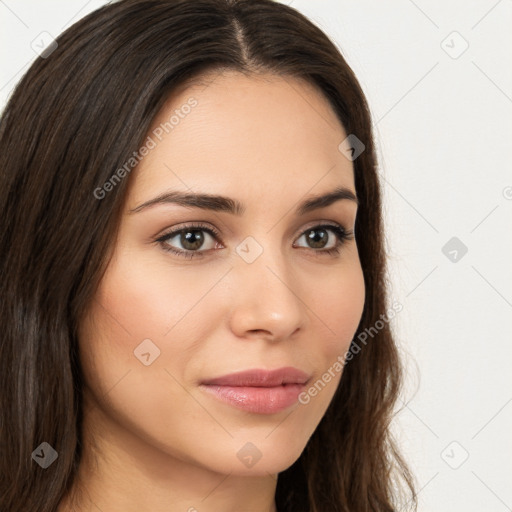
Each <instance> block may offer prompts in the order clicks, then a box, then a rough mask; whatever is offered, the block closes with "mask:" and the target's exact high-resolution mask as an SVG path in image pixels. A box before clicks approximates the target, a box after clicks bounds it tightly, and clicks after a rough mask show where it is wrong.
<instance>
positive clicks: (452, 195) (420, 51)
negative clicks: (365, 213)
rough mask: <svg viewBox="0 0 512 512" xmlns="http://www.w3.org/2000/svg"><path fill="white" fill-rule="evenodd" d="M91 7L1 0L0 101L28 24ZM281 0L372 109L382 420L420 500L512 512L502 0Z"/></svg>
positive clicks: (507, 33)
mask: <svg viewBox="0 0 512 512" xmlns="http://www.w3.org/2000/svg"><path fill="white" fill-rule="evenodd" d="M105 3H106V2H104V1H101V0H92V1H89V2H87V1H86V0H67V1H63V0H61V1H56V0H52V1H49V0H46V1H45V2H40V1H36V0H32V1H28V0H0V38H1V45H0V63H1V69H2V73H1V77H0V107H3V105H4V104H5V102H6V100H7V98H8V96H9V94H10V92H11V90H12V88H13V87H14V85H15V84H16V82H17V81H18V80H19V79H20V78H21V76H22V74H23V73H24V72H25V71H26V70H27V69H28V66H29V65H30V63H31V62H32V61H33V60H34V59H35V57H36V53H35V51H34V50H33V47H35V48H37V45H38V44H39V45H40V46H43V45H44V44H46V43H45V41H48V38H49V37H50V36H48V35H44V34H43V35H42V36H41V33H44V32H47V33H48V34H50V35H51V36H54V37H56V36H57V35H59V34H60V33H61V32H62V31H63V30H64V29H66V28H68V27H69V26H70V25H71V24H72V23H74V22H75V21H77V20H78V19H79V18H81V17H83V16H85V15H86V14H87V13H89V12H91V11H92V10H94V9H96V8H97V7H99V6H101V5H103V4H105ZM286 3H288V4H290V5H291V6H293V7H295V8H296V9H298V10H299V11H301V12H302V13H304V14H305V15H306V16H308V17H309V18H310V19H311V20H312V21H313V22H315V23H316V24H318V25H319V26H320V27H321V28H322V29H323V30H324V31H325V32H327V34H328V35H329V36H330V37H331V38H332V39H333V40H334V41H335V42H336V44H337V45H338V47H339V48H340V50H341V51H342V53H343V55H344V56H345V58H346V59H347V61H348V63H349V64H350V65H351V67H352V68H353V70H354V71H355V73H356V75H357V77H358V79H359V80H360V82H361V85H362V87H363V89H364V91H365V93H366V95H367V98H368V101H369V103H370V107H371V110H372V115H373V120H374V129H375V136H376V142H377V147H378V157H379V159H380V171H381V176H382V180H383V192H384V205H385V225H386V230H387V241H388V250H389V256H390V259H389V265H390V279H391V295H390V301H391V302H392V301H393V300H396V301H399V302H400V303H401V304H402V305H403V310H402V311H401V312H400V313H399V314H398V315H397V316H396V317H395V319H394V320H393V322H392V325H393V327H394V329H395V331H396V333H397V339H398V341H399V343H400V346H401V347H402V351H403V355H404V358H405V361H406V364H407V368H408V378H407V387H406V390H405V392H404V394H403V396H402V397H401V399H400V400H399V402H400V405H403V408H402V410H401V411H400V412H399V413H398V414H397V417H396V420H395V422H394V429H395V432H396V435H397V436H398V438H399V440H400V443H401V445H402V447H403V450H404V452H405V455H406V458H407V459H408V461H409V462H410V464H411V466H412V468H413V470H414V472H415V474H416V477H417V480H418V488H419V489H421V491H420V494H419V501H420V506H419V510H420V512H426V511H437V512H453V511H464V512H481V511H482V510H485V511H486V512H494V511H495V512H503V511H505V510H512V436H511V435H510V432H511V430H512V429H511V425H512V385H511V384H512V372H510V365H511V363H512V357H511V356H512V335H511V334H512V322H511V319H512V314H511V313H512V265H511V263H510V262H511V260H512V258H511V254H512V237H511V235H512V229H511V228H512V172H511V169H512V166H511V163H512V157H511V146H512V115H511V114H512V67H511V66H510V54H511V48H512V31H511V30H510V28H511V27H512V1H511V0H500V1H496V0H493V1H486V0H478V1H477V0H471V1H467V0H466V1H462V0H458V1H451V2H446V1H442V0H435V1H426V0H417V1H412V0H392V1H388V2H382V1H378V0H363V1H361V0H359V1H357V2H356V1H355V0H350V1H348V0H347V1H340V0H338V1H336V0H318V1H312V0H292V1H286ZM507 55H508V56H507ZM454 237H455V240H452V239H453V238H454ZM446 244H448V245H446ZM464 247H465V248H466V249H467V252H465V250H466V249H464Z"/></svg>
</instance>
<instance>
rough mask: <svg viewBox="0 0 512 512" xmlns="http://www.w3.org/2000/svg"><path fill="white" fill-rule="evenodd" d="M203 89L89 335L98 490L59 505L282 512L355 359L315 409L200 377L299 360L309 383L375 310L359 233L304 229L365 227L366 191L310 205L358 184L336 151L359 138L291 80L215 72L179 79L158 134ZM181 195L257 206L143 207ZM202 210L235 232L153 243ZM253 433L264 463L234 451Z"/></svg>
mask: <svg viewBox="0 0 512 512" xmlns="http://www.w3.org/2000/svg"><path fill="white" fill-rule="evenodd" d="M205 84H206V85H205ZM191 97H193V98H195V100H197V105H196V106H194V107H193V108H192V109H191V110H190V111H189V113H188V114H187V115H185V116H182V117H180V120H179V123H178V124H176V125H175V126H174V127H173V129H172V130H171V131H169V133H167V134H166V133H164V136H162V137H161V138H162V140H161V141H159V140H158V139H156V138H155V137H154V136H153V138H154V139H155V141H156V142H158V143H157V145H156V147H155V148H153V149H151V151H149V153H148V154H147V155H146V156H145V157H144V158H143V160H142V161H141V162H140V164H139V165H138V167H137V168H136V169H135V170H133V171H132V173H131V175H130V176H129V177H126V178H125V179H129V180H130V183H129V190H128V196H127V200H126V204H125V209H124V212H123V216H122V221H121V224H120V229H119V234H118V238H117V240H116V241H115V246H114V253H113V258H112V259H111V261H110V263H109V266H108V268H107V271H106V273H105V275H104V277H103V279H102V281H101V283H100V287H99V289H98V291H97V295H96V297H95V300H93V301H92V304H91V307H90V309H89V311H88V314H87V315H86V318H84V320H83V322H82V324H81V330H80V337H79V343H80V352H81V360H82V364H83V370H84V375H85V380H86V387H85V389H84V395H85V397H84V434H83V442H84V447H85V448H84V458H83V460H82V463H81V465H80V469H79V478H78V483H79V484H80V488H81V490H82V491H83V492H82V494H81V495H77V501H75V502H74V503H73V504H72V503H71V502H70V501H68V499H66V500H63V501H62V502H61V506H60V507H59V512H66V511H71V510H84V511H95V512H96V511H98V509H99V510H101V511H103V512H109V511H114V510H123V511H124V512H140V511H141V510H151V511H152V512H195V511H197V512H219V511H223V512H276V507H275V500H274V498H275V490H276V484H277V475H278V473H279V472H281V471H284V470H285V469H286V468H288V467H289V466H291V465H292V464H293V463H294V462H295V461H296V460H297V458H298V457H299V456H300V454H301V452H302V451H303V450H304V448H305V446H306V443H307V441H308V439H309V438H310V436H311V435H312V434H313V432H314V430H315V428H316V427H317V425H318V424H319V422H320V420H321V419H322V417H323V415H324V413H325V411H326V409H327V407H328V405H329V403H330V402H331V399H332V397H333V395H334V392H335V390H336V388H337V386H338V384H339V381H340V377H341V371H338V372H335V377H334V378H331V379H330V381H329V382H328V383H327V385H325V387H324V388H323V389H321V391H319V392H318V393H317V394H316V396H314V397H311V400H310V401H309V402H308V403H307V404H302V403H299V402H297V403H295V404H293V405H292V406H291V407H289V408H287V409H285V410H283V411H281V412H278V413H275V414H258V413H251V412H247V411H243V410H240V409H237V408H235V407H233V406H232V405H229V404H226V403H223V402H221V401H219V400H218V399H217V398H215V397H214V396H212V395H210V394H208V393H205V392H204V391H203V390H202V389H201V388H200V387H199V383H200V382H201V380H203V379H207V378H213V377H218V376H221V375H225V374H228V373H233V372H237V371H241V370H247V369H254V368H263V369H275V368H280V367H283V366H295V367H297V368H299V369H301V370H303V371H305V372H307V373H308V374H310V375H311V379H310V381H309V383H308V384H309V385H312V384H314V383H315V382H316V381H318V379H321V378H322V375H325V372H326V371H327V370H328V368H330V367H332V366H333V364H334V363H335V361H336V360H337V359H338V357H339V356H342V355H343V354H345V353H346V351H347V350H348V348H349V345H350V342H351V340H352V339H353V337H354V336H355V334H356V329H357V326H358V324H359V321H360V318H361V315H362V312H363V306H364V299H365V292H364V278H363V273H362V269H361V264H360V260H359V255H358V251H357V243H356V240H355V239H354V238H352V239H347V240H345V241H344V242H343V241H342V245H341V247H340V251H339V253H338V254H332V255H329V254H325V253H324V254H322V253H321V250H322V249H323V248H327V249H328V248H333V247H335V246H336V245H337V244H338V243H340V242H339V239H338V238H337V235H336V234H335V232H333V231H330V230H329V229H327V230H322V229H320V230H317V231H314V232H313V235H315V234H316V235H317V239H320V236H324V237H325V238H323V239H322V240H325V242H324V245H323V246H321V244H319V243H318V242H317V243H316V245H315V244H314V243H312V242H311V241H309V239H308V238H307V235H308V230H310V229H312V228H314V227H316V226H318V225H322V224H325V223H328V224H333V225H336V224H339V225H341V226H342V227H343V228H344V229H345V230H346V231H348V232H350V231H353V229H354V224H355V220H356V213H357V203H356V202H355V201H352V200H350V199H342V200H338V201H336V202H334V203H333V204H331V205H330V206H327V207H323V208H320V209H317V210H314V211H311V212H309V213H306V214H304V215H297V214H296V213H295V209H296V208H297V205H298V204H299V203H300V202H302V201H304V200H305V199H307V198H311V197H313V196H318V195H323V194H326V193H328V192H330V191H332V190H333V189H335V188H336V187H340V186H343V187H346V188H348V189H349V190H351V191H352V192H353V193H354V195H355V193H356V191H355V186H354V173H353V166H352V162H351V161H350V160H349V159H348V158H346V157H345V156H344V155H343V154H342V153H341V152H340V150H339V149H338V146H339V145H340V143H341V142H342V141H343V140H344V139H345V138H346V137H347V133H346V132H345V131H344V129H343V127H342V126H341V124H340V122H339V120H338V119H337V117H336V115H335V113H334V111H333V110H332V109H331V107H330V105H329V103H328V102H327V100H326V99H325V98H324V96H323V95H322V94H321V93H320V92H319V91H318V90H317V89H316V88H314V87H313V86H311V85H310V84H308V83H306V82H303V81H302V80H298V79H295V78H291V77H281V76H276V75H270V74H265V75H258V76H251V77H249V76H246V75H243V74H240V73H237V72H233V71H224V72H222V73H221V72H216V73H215V74H211V75H210V78H209V80H208V81H205V82H204V84H201V85H194V86H192V87H188V88H182V89H179V90H177V91H175V92H174V93H173V95H172V96H171V97H170V98H169V100H168V101H167V103H166V105H165V107H164V108H163V109H162V111H161V112H160V113H159V115H158V116H157V118H156V119H155V120H154V124H153V126H152V130H153V129H155V128H157V127H158V126H159V125H160V124H161V123H163V122H166V121H168V119H169V117H170V116H171V114H172V113H173V111H174V110H175V109H180V107H181V106H183V105H185V104H187V100H189V99H190V98H191ZM187 111H188V109H187ZM169 191H181V192H189V193H206V194H215V195H222V196H227V197H230V198H232V199H234V200H237V201H239V202H241V203H242V204H243V206H244V207H245V211H244V213H243V215H234V214H232V213H229V212H227V211H208V210H203V209H199V208H192V207H184V206H182V205H178V204H174V203H167V204H155V205H153V206H149V207H146V208H142V209H140V210H139V211H136V212H132V211H131V210H134V209H135V208H137V207H138V206H140V205H142V204H143V203H145V202H146V201H148V200H151V199H153V198H155V197H157V196H159V195H161V194H163V193H165V192H169ZM102 200H103V201H108V200H109V197H108V195H107V196H106V197H105V198H104V199H102ZM198 222H199V223H201V224H202V226H206V227H208V228H211V229H215V230H217V231H218V233H219V235H220V236H218V237H213V236H212V235H210V234H209V233H208V232H207V231H202V230H201V229H202V228H196V229H198V230H199V236H200V234H202V235H203V242H202V245H201V243H199V244H198V243H197V242H196V243H195V245H194V244H191V243H188V244H187V239H185V238H184V237H180V235H179V234H178V235H174V236H171V237H168V238H167V239H166V240H165V241H164V242H157V241H155V240H156V239H157V238H160V237H162V236H163V235H165V234H167V233H168V232H169V231H170V230H171V229H179V228H182V227H185V226H186V225H188V224H191V223H192V224H196V223H198ZM194 233H196V234H197V231H194ZM247 237H252V239H249V245H245V243H246V242H247V240H246V239H247ZM244 241H245V242H244ZM254 241H256V242H257V245H256V244H255V243H254ZM242 242H244V244H242ZM241 244H242V245H241ZM258 246H259V247H260V248H261V249H262V251H263V252H262V253H261V254H260V255H259V256H258V257H257V258H256V259H255V260H254V261H253V262H251V263H248V262H247V261H246V260H245V259H244V258H243V257H242V256H240V254H243V252H242V253H239V252H237V250H236V249H237V247H244V248H245V249H246V250H247V251H248V252H247V254H252V255H254V254H255V253H254V252H251V251H256V250H258ZM165 247H172V248H175V249H176V250H182V251H185V252H187V253H190V252H195V255H196V257H193V258H192V259H189V258H185V257H182V256H179V255H175V254H173V253H170V252H167V251H166V250H165ZM148 339H149V340H151V342H152V343H154V345H155V346H156V347H158V349H159V350H160V355H159V356H158V357H156V359H154V360H153V362H151V364H149V365H145V364H143V363H142V362H141V361H140V360H139V358H137V357H136V355H135V354H134V351H136V349H137V347H138V346H139V345H140V344H141V343H142V342H143V340H148ZM145 343H148V342H145ZM148 346H149V347H151V345H148ZM150 351H153V352H152V353H153V355H152V356H151V358H152V357H154V353H155V352H154V349H152V348H151V349H150ZM146 352H147V350H146ZM145 358H146V359H148V356H145ZM331 373H332V371H331ZM247 443H252V445H254V447H256V449H257V451H256V450H255V449H254V448H250V449H252V450H253V451H254V453H255V456H257V455H256V454H257V453H258V452H259V453H260V454H261V458H260V459H259V460H258V461H257V462H256V463H255V464H254V465H252V466H251V467H248V466H247V464H244V463H243V462H242V461H241V460H240V458H239V457H238V456H237V454H238V453H239V451H240V450H241V449H242V448H243V447H244V446H246V445H247ZM250 446H251V445H250ZM246 449H247V448H246ZM328 449H332V447H326V450H328ZM75 489H76V487H75Z"/></svg>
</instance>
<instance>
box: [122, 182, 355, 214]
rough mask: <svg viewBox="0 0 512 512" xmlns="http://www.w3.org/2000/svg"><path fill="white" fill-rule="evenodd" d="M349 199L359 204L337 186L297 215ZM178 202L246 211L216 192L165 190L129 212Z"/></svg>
mask: <svg viewBox="0 0 512 512" xmlns="http://www.w3.org/2000/svg"><path fill="white" fill-rule="evenodd" d="M341 200H349V201H353V202H355V203H356V204H357V205H359V200H358V199H357V197H356V195H355V194H354V192H352V190H350V189H348V188H346V187H337V188H335V189H334V190H332V191H331V192H328V193H326V194H322V195H317V196H312V197H309V198H308V199H306V200H305V201H303V202H301V203H300V204H299V205H298V206H297V208H296V210H295V214H296V215H305V214H306V213H309V212H311V211H313V210H318V209H320V208H326V207H328V206H330V205H331V204H333V203H335V202H336V201H341ZM169 203H172V204H178V205H180V206H184V207H188V208H200V209H202V210H211V211H215V212H227V213H230V214H232V215H237V216H242V215H243V214H244V212H245V206H244V205H243V204H242V203H240V202H239V201H237V200H236V199H231V198H230V197H225V196H219V195H214V194H199V193H195V194H191V193H187V192H178V191H171V192H165V193H163V194H161V195H159V196H157V197H155V198H153V199H150V200H149V201H146V202H145V203H142V204H140V205H139V206H137V207H136V208H133V209H131V210H130V211H129V213H137V212H140V211H142V210H145V209H147V208H149V207H152V206H156V205H162V204H169Z"/></svg>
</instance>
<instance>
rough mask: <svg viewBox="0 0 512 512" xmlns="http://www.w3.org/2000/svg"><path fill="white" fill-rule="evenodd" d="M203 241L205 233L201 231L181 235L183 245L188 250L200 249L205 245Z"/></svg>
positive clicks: (186, 232)
mask: <svg viewBox="0 0 512 512" xmlns="http://www.w3.org/2000/svg"><path fill="white" fill-rule="evenodd" d="M203 239H204V236H203V232H202V231H199V230H194V231H185V232H183V233H182V234H181V244H182V246H183V247H184V248H185V249H188V250H194V249H199V248H200V247H201V245H203ZM188 244H190V245H191V246H190V245H188Z"/></svg>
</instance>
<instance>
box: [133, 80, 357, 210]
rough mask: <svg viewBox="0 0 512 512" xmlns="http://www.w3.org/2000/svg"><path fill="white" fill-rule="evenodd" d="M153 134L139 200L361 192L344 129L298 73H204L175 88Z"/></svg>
mask: <svg viewBox="0 0 512 512" xmlns="http://www.w3.org/2000/svg"><path fill="white" fill-rule="evenodd" d="M148 136H149V137H151V139H152V141H153V142H154V147H153V149H151V150H150V151H149V153H148V154H147V155H146V156H145V157H144V158H143V159H142V161H141V162H140V164H139V165H138V166H137V168H136V172H134V173H133V176H132V180H133V182H134V183H133V186H132V192H133V193H134V194H135V196H136V197H135V198H132V201H130V202H131V204H132V205H133V203H134V202H136V201H139V202H140V200H144V199H147V195H148V194H150V195H151V194H155V193H161V192H162V191H163V190H167V189H177V190H188V189H191V190H201V191H207V192H209V193H222V194H227V193H230V194H231V195H232V196H238V197H240V192H242V194H244V196H245V197H247V198H248V197H249V196H250V195H259V196H266V197H269V196H272V195H274V196H275V198H276V199H278V198H279V197H283V195H286V193H287V192H289V193H290V194H292V195H297V194H298V196H301V195H303V194H305V193H306V192H307V191H308V190H310V189H311V190H312V192H322V191H323V190H326V189H330V188H333V187H335V186H337V185H343V186H346V187H350V188H352V189H354V177H353V168H352V163H351V162H350V161H349V160H348V159H347V158H345V156H343V155H342V154H341V152H340V151H339V149H338V146H339V145H340V143H341V142H342V141H343V140H344V139H345V138H346V136H347V134H346V133H345V130H344V128H343V126H342V125H341V123H340V121H339V119H338V118H337V116H336V114H335V112H334V111H333V110H332V108H331V106H330V104H329V102H328V100H327V99H326V98H325V97H324V96H323V94H322V93H321V92H320V91H319V90H318V89H317V88H316V87H314V86H313V85H311V84H309V83H308V82H306V81H304V80H300V79H297V78H292V77H288V76H286V77H285V76H276V75H271V74H266V75H258V76H246V75H244V74H241V73H238V72H234V71H223V72H219V71H217V72H215V73H210V74H208V75H204V76H202V77H201V78H200V80H196V81H195V82H194V83H193V84H192V85H188V86H185V85H183V86H181V87H179V88H178V89H176V90H175V91H173V93H172V94H171V95H170V96H169V97H168V99H167V101H166V103H165V105H164V107H163V108H162V109H161V110H160V112H159V113H158V115H157V116H156V117H155V119H154V120H153V123H152V126H151V128H150V130H149V132H148ZM312 187H315V189H314V190H313V189H312ZM132 195H133V194H132ZM240 198H241V199H242V197H240Z"/></svg>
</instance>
